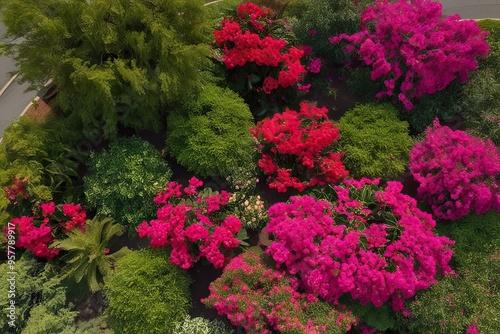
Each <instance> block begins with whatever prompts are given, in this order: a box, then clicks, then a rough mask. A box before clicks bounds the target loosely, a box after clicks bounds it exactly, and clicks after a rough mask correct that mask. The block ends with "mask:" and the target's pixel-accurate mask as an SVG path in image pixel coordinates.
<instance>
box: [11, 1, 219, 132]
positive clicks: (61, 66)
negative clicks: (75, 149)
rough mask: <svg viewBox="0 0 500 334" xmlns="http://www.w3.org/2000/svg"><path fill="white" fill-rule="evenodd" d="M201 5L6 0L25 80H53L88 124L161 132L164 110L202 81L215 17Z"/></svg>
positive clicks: (60, 98)
mask: <svg viewBox="0 0 500 334" xmlns="http://www.w3.org/2000/svg"><path fill="white" fill-rule="evenodd" d="M204 3H205V1H204V0H170V1H164V0H139V1H135V0H89V1H81V0H47V1H38V0H5V1H2V5H3V6H2V7H3V9H4V11H3V21H4V23H5V25H6V26H7V35H8V36H12V37H23V38H24V40H23V41H22V42H21V43H19V44H11V45H9V48H8V52H9V54H10V55H12V56H13V57H14V59H15V60H16V61H17V64H18V67H19V70H20V77H21V78H22V79H23V80H25V81H28V82H30V83H31V87H32V88H39V87H40V86H41V85H42V84H44V83H45V82H46V81H47V79H49V78H52V79H53V81H54V83H55V85H56V86H57V87H58V95H57V98H56V100H57V105H58V106H59V107H60V108H61V110H62V111H63V112H64V113H65V114H73V115H75V116H77V117H78V118H80V119H82V120H83V121H84V123H85V124H86V125H97V124H99V123H100V122H101V121H103V122H104V129H105V134H106V135H107V136H108V137H109V136H113V135H115V134H116V130H117V124H119V123H121V124H123V125H126V126H132V127H134V128H136V129H150V128H153V129H159V126H160V125H161V124H162V123H161V122H158V119H159V118H160V117H159V116H160V111H161V110H162V109H164V107H165V106H166V105H167V104H169V103H171V102H172V101H173V100H174V99H176V98H178V97H179V96H180V95H182V94H183V93H184V92H185V91H190V90H192V89H194V88H197V87H198V86H199V84H200V73H201V71H200V69H202V68H203V66H204V64H205V63H206V61H207V58H206V56H207V55H208V53H209V48H208V44H207V43H209V42H210V38H211V36H210V30H209V28H210V20H209V17H208V15H207V12H206V8H205V7H204V6H203V4H204Z"/></svg>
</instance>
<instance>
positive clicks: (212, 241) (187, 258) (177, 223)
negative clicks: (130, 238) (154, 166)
mask: <svg viewBox="0 0 500 334" xmlns="http://www.w3.org/2000/svg"><path fill="white" fill-rule="evenodd" d="M202 185H203V182H202V181H200V180H198V179H197V178H196V177H192V178H191V179H190V180H189V185H188V186H187V187H185V188H184V189H182V185H180V184H179V183H177V182H169V183H168V185H167V187H166V188H165V190H163V191H161V192H159V193H158V195H157V196H156V197H155V199H154V202H155V203H156V205H158V206H159V207H158V210H157V217H158V219H154V220H151V221H150V222H143V223H142V224H141V225H139V227H138V228H137V233H138V234H139V237H140V238H144V237H149V238H151V241H150V246H151V247H166V246H171V247H172V251H171V253H170V260H171V262H172V263H173V264H175V265H177V266H179V267H181V268H182V269H188V268H190V267H191V266H192V265H193V264H194V263H195V262H197V261H198V260H199V259H200V258H201V257H205V258H206V259H207V260H208V261H209V262H210V263H212V264H213V265H214V267H215V268H222V267H224V266H225V265H226V264H227V262H228V261H229V253H230V251H231V250H233V249H235V248H237V247H238V246H239V245H240V240H238V239H237V238H236V236H237V235H238V232H239V231H240V229H241V221H240V220H239V219H238V218H237V217H236V216H234V215H227V216H225V217H223V216H222V214H221V212H220V209H221V208H222V207H224V206H225V205H227V202H228V200H229V198H230V196H231V194H230V193H228V192H226V191H224V190H223V191H221V193H220V194H217V193H210V194H206V193H203V192H199V191H198V190H197V189H198V188H199V187H201V186H202ZM221 216H222V217H221Z"/></svg>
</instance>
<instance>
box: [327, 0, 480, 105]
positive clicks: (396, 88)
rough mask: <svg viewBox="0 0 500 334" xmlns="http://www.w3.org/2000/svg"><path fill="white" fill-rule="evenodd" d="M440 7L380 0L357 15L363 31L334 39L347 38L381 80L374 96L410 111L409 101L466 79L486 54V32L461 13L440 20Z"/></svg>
mask: <svg viewBox="0 0 500 334" xmlns="http://www.w3.org/2000/svg"><path fill="white" fill-rule="evenodd" d="M441 10H442V5H441V4H440V3H438V2H434V1H431V0H413V1H411V2H408V1H407V0H399V1H396V2H388V1H382V0H378V1H377V2H376V3H375V4H374V5H373V6H369V7H368V8H367V9H366V10H365V11H363V13H362V14H361V31H360V32H358V33H355V34H352V35H347V34H341V35H339V36H333V37H332V38H330V41H331V42H332V43H334V44H336V43H339V42H341V41H343V40H346V41H347V42H349V43H350V44H349V45H348V46H346V48H345V50H346V52H348V53H351V52H354V53H355V54H356V56H357V57H358V58H359V59H361V60H362V61H363V62H364V64H365V65H366V66H369V67H371V69H372V72H371V79H372V80H378V81H381V82H383V84H384V88H383V89H382V91H380V92H379V93H377V95H376V97H378V98H381V97H384V96H388V97H390V98H393V99H394V100H395V101H397V102H398V103H401V104H402V105H403V106H404V108H405V109H406V110H412V109H413V102H412V101H413V100H416V99H418V98H420V97H421V96H423V95H424V94H428V95H431V94H434V93H436V92H438V91H440V90H443V89H444V88H445V87H446V86H448V85H449V84H450V83H451V82H453V81H455V80H460V81H461V82H465V81H467V73H469V72H471V71H473V70H475V69H476V67H477V65H478V63H477V59H476V58H478V57H480V56H486V55H487V54H488V52H489V47H488V44H487V43H486V42H485V39H486V33H484V32H483V31H481V29H479V27H478V26H477V24H476V22H475V21H472V20H465V21H461V20H460V16H459V15H453V16H447V17H444V18H443V17H442V16H441Z"/></svg>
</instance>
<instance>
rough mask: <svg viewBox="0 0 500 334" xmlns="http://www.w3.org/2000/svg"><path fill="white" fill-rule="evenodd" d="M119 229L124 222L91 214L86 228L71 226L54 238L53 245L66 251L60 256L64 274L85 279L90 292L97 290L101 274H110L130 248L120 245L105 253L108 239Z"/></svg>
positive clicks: (120, 232)
mask: <svg viewBox="0 0 500 334" xmlns="http://www.w3.org/2000/svg"><path fill="white" fill-rule="evenodd" d="M122 231H123V226H121V225H119V224H115V223H114V222H113V219H111V218H104V219H101V220H99V219H97V218H96V217H94V219H92V220H87V223H86V224H85V232H84V231H82V230H80V229H73V230H71V231H68V232H67V233H66V234H67V236H68V238H66V239H63V240H57V241H55V242H54V243H53V244H52V245H51V246H52V247H56V248H59V249H61V250H64V251H67V252H68V253H67V254H66V255H64V256H63V260H64V261H65V262H66V266H65V267H64V268H63V272H64V275H63V278H66V277H71V278H74V279H75V281H76V282H77V283H79V282H80V281H82V280H85V281H86V283H87V284H88V286H89V288H90V291H91V292H96V291H98V290H100V289H101V283H102V278H103V277H105V276H106V275H109V274H111V272H112V268H113V265H114V263H115V262H116V261H117V260H118V259H119V258H120V257H122V256H123V255H125V254H126V252H127V251H129V249H128V248H127V247H123V248H121V249H120V250H119V251H117V252H115V253H113V254H107V252H109V249H108V248H107V247H108V244H109V242H110V240H111V239H112V238H113V237H114V236H119V235H121V234H122Z"/></svg>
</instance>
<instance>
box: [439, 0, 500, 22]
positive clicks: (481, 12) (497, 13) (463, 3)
mask: <svg viewBox="0 0 500 334" xmlns="http://www.w3.org/2000/svg"><path fill="white" fill-rule="evenodd" d="M439 2H441V3H442V4H443V14H444V15H452V14H460V16H461V17H462V18H463V19H482V18H500V0H439Z"/></svg>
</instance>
